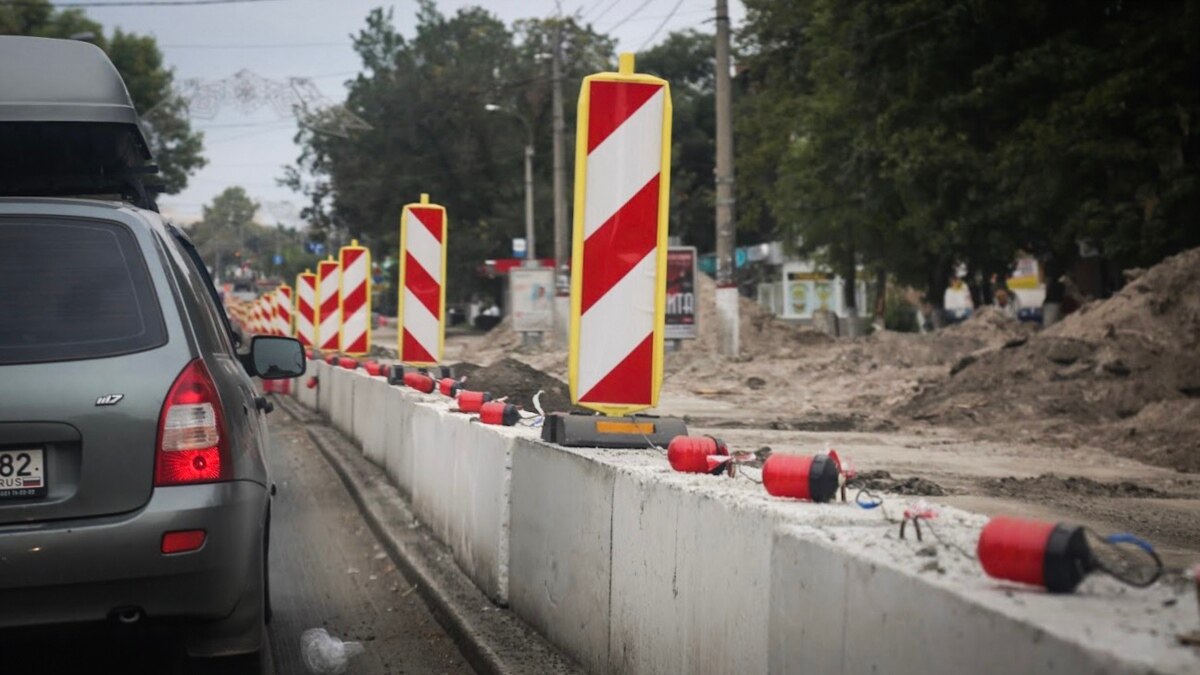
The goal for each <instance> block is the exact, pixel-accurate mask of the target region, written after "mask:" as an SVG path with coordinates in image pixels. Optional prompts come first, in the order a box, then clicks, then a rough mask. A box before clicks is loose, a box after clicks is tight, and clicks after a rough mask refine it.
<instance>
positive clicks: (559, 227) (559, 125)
mask: <svg viewBox="0 0 1200 675" xmlns="http://www.w3.org/2000/svg"><path fill="white" fill-rule="evenodd" d="M557 6H558V16H557V17H555V20H554V49H553V50H552V51H551V64H550V69H551V70H550V79H551V84H552V87H553V90H554V96H553V102H552V105H553V108H554V111H553V112H554V125H553V132H554V287H555V293H554V296H555V299H554V315H555V321H554V327H555V331H554V332H555V334H557V335H559V337H561V338H563V342H565V338H566V334H567V331H566V330H565V326H566V317H567V316H568V315H569V314H570V309H569V308H570V284H569V283H567V284H561V283H559V277H560V275H563V274H564V272H565V270H566V266H567V260H568V259H569V258H568V253H567V162H566V159H565V158H564V157H563V152H564V151H565V141H564V139H563V134H564V133H566V126H567V125H566V121H565V120H564V119H563V100H562V99H563V92H562V87H563V63H562V60H563V58H562V57H563V50H562V43H563V16H562V3H561V1H560V2H558V3H557Z"/></svg>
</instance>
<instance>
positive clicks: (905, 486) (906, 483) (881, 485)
mask: <svg viewBox="0 0 1200 675" xmlns="http://www.w3.org/2000/svg"><path fill="white" fill-rule="evenodd" d="M848 487H850V488H851V489H853V488H859V487H864V488H866V489H868V490H879V491H881V492H890V493H892V494H897V495H913V496H921V497H944V496H946V490H945V489H944V488H942V486H941V485H938V484H937V483H935V482H933V481H931V480H929V479H927V478H921V477H920V476H909V477H908V478H893V477H892V474H891V473H889V472H887V471H863V472H860V473H859V474H858V476H857V477H856V478H855V479H854V483H852V484H851V485H849V486H848Z"/></svg>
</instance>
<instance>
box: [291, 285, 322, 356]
mask: <svg viewBox="0 0 1200 675" xmlns="http://www.w3.org/2000/svg"><path fill="white" fill-rule="evenodd" d="M316 329H317V275H315V274H313V273H312V272H310V271H309V270H304V271H303V272H301V273H300V274H297V275H296V339H297V340H299V341H300V344H301V345H303V346H304V347H312V346H313V345H315V344H316V343H317V339H316V338H317V336H316Z"/></svg>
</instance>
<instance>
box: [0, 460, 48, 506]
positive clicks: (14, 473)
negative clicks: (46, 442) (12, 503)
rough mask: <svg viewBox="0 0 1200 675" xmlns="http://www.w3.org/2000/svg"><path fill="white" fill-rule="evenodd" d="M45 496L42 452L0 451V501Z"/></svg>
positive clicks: (44, 468)
mask: <svg viewBox="0 0 1200 675" xmlns="http://www.w3.org/2000/svg"><path fill="white" fill-rule="evenodd" d="M45 496H46V467H45V464H43V462H42V450H41V449H40V448H38V449H29V450H0V499H6V498H7V499H21V498H29V497H45Z"/></svg>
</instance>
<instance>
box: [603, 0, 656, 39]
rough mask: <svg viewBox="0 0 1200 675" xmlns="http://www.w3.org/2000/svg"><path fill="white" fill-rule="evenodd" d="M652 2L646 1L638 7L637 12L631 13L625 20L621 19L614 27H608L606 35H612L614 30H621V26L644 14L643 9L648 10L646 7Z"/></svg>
mask: <svg viewBox="0 0 1200 675" xmlns="http://www.w3.org/2000/svg"><path fill="white" fill-rule="evenodd" d="M651 1H652V0H645V2H643V3H642V4H640V5H638V6H637V9H635V10H633V11H632V12H630V13H629V14H627V15H626V16H625V18H624V19H621V20H620V21H618V22H616V23H614V24H613V25H611V26H609V27H608V29H607V30H605V31H604V32H605V33H611V32H613V31H614V30H616V29H618V28H620V27H621V26H624V25H625V23H626V22H627V21H629V20H630V19H632V18H633V17H635V16H637V15H638V14H641V13H642V10H643V9H646V6H647V5H649V4H650V3H651Z"/></svg>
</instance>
